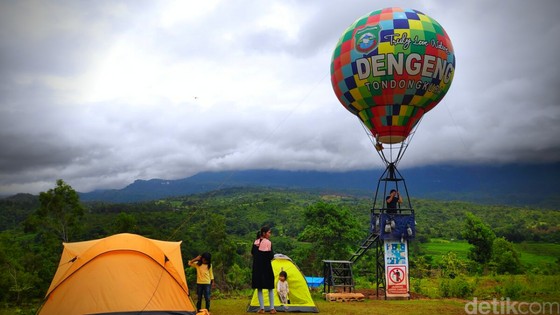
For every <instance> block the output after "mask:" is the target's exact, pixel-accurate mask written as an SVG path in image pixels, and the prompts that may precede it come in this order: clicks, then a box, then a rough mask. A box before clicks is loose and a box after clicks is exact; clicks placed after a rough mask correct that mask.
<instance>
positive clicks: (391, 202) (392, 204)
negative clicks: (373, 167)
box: [385, 189, 402, 213]
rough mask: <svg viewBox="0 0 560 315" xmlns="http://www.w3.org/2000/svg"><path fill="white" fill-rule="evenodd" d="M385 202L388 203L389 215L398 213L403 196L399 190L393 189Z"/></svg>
mask: <svg viewBox="0 0 560 315" xmlns="http://www.w3.org/2000/svg"><path fill="white" fill-rule="evenodd" d="M385 201H387V213H397V208H398V205H400V204H401V203H402V196H401V194H399V192H398V191H397V190H395V189H391V192H390V193H389V196H387V198H385Z"/></svg>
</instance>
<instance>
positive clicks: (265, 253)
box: [251, 226, 276, 314]
mask: <svg viewBox="0 0 560 315" xmlns="http://www.w3.org/2000/svg"><path fill="white" fill-rule="evenodd" d="M271 233H272V231H271V230H270V227H268V226H263V227H262V228H261V229H260V231H259V232H257V238H256V239H255V241H254V242H253V247H252V248H251V255H253V272H252V287H253V289H257V297H258V299H259V306H260V307H259V311H258V312H257V313H258V314H264V296H263V289H267V290H268V300H269V303H270V313H271V314H276V310H275V309H274V292H273V290H274V271H273V270H272V259H273V258H274V253H273V252H272V242H271V241H270V235H271Z"/></svg>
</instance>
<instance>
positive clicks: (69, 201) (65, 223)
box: [37, 179, 84, 242]
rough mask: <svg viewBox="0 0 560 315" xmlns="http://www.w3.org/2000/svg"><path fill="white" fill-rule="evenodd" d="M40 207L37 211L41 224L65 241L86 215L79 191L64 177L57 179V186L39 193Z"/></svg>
mask: <svg viewBox="0 0 560 315" xmlns="http://www.w3.org/2000/svg"><path fill="white" fill-rule="evenodd" d="M39 202H40V204H41V205H40V208H39V210H38V211H37V215H38V217H39V218H40V219H41V225H42V226H44V227H46V228H47V229H48V230H50V231H52V232H53V233H55V234H56V235H57V237H59V238H60V239H61V240H62V241H63V242H68V241H69V240H70V235H71V234H72V233H73V232H75V231H76V230H77V228H78V222H79V219H80V218H81V217H83V215H84V207H83V205H82V204H81V203H80V197H79V196H78V193H77V192H76V191H75V190H74V189H73V188H72V187H71V186H70V185H68V184H66V183H65V182H64V181H63V180H62V179H59V180H57V181H56V187H55V188H51V189H49V190H48V191H47V192H41V193H40V194H39Z"/></svg>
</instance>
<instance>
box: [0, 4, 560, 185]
mask: <svg viewBox="0 0 560 315" xmlns="http://www.w3.org/2000/svg"><path fill="white" fill-rule="evenodd" d="M171 4H172V3H153V2H151V1H145V2H144V1H142V2H138V1H135V2H133V3H132V2H127V1H124V2H120V1H111V2H96V3H90V2H75V1H68V2H40V1H17V2H2V3H0V69H2V70H1V71H0V194H6V193H15V192H32V193H36V192H38V191H41V190H45V189H48V188H50V187H52V186H53V185H54V183H55V180H56V179H58V178H63V179H65V180H66V181H67V182H68V183H70V184H71V185H73V187H75V188H76V189H78V190H80V191H89V190H92V189H96V188H119V187H123V186H125V185H127V184H128V183H130V182H132V181H134V180H135V179H150V178H166V179H176V178H183V177H186V176H190V175H193V174H196V173H198V172H201V171H206V170H236V169H253V168H277V169H289V170H294V169H298V170H306V169H315V170H329V171H336V170H341V171H343V170H351V169H363V168H372V167H376V168H378V167H381V163H380V161H379V158H378V157H377V154H376V153H375V151H374V150H373V148H372V145H371V143H370V140H369V139H368V137H367V135H366V133H365V132H364V130H363V128H362V127H361V126H360V124H359V122H358V119H357V118H356V117H354V116H352V115H351V114H350V113H349V112H348V111H346V110H345V109H344V108H343V107H342V105H340V104H339V102H338V100H337V99H336V97H335V95H334V92H333V91H332V88H331V86H330V74H329V65H330V64H329V63H330V59H331V54H332V49H333V48H334V46H335V45H336V42H337V41H338V39H339V36H340V35H341V34H342V32H343V31H344V30H345V29H346V28H347V27H348V26H349V25H350V24H351V23H352V22H353V21H354V20H355V19H356V18H358V17H360V16H362V15H364V14H366V13H368V12H370V11H372V10H375V9H379V8H382V7H388V6H404V7H408V6H409V5H410V3H409V2H404V1H402V2H393V1H381V2H376V3H369V2H363V1H357V0H356V1H354V0H352V1H349V2H348V1H347V2H344V4H342V3H341V2H338V1H308V2H305V3H300V2H299V1H282V2H280V1H277V2H271V3H268V2H267V3H255V2H251V3H249V2H247V3H240V2H229V1H224V2H223V3H219V4H218V5H216V6H213V5H212V4H211V3H181V2H177V3H175V4H176V5H179V6H180V7H171V8H165V6H167V5H171ZM415 5H416V6H417V7H416V9H418V10H420V11H422V12H424V13H426V14H428V15H430V16H431V17H433V18H435V19H436V20H437V21H438V22H440V23H441V24H442V25H443V27H444V28H445V29H446V30H447V32H448V33H449V35H450V37H451V39H452V42H453V45H454V48H455V53H456V56H457V67H456V73H455V78H454V82H453V84H452V86H451V89H450V90H449V92H448V94H447V96H446V97H445V98H444V100H443V101H442V102H441V103H440V104H439V105H438V106H437V107H436V108H434V109H433V110H432V111H431V112H429V113H428V114H427V115H426V116H425V118H424V119H423V121H422V122H421V124H420V126H419V127H418V129H417V132H416V134H415V135H414V139H413V141H412V142H411V144H410V146H409V148H408V150H407V152H406V155H405V158H404V159H403V160H402V166H403V167H411V166H418V165H431V164H438V163H475V164H485V163H511V162H532V163H539V162H558V161H559V160H560V140H558V138H557V136H556V135H558V134H560V106H559V105H560V92H559V90H558V88H557V87H558V86H559V85H560V73H559V71H560V70H559V69H560V68H559V67H558V66H556V59H557V57H556V52H557V51H558V43H557V42H556V39H557V38H560V21H558V20H557V19H556V13H557V11H558V10H557V9H558V8H559V5H558V4H557V2H556V1H541V2H539V4H538V5H537V4H534V3H531V2H526V1H513V2H511V1H508V2H506V1H497V2H490V3H487V2H482V1H474V2H472V1H470V2H465V1H464V2H457V3H455V2H454V3H450V2H447V1H427V2H422V3H416V4H415ZM181 6H183V7H181Z"/></svg>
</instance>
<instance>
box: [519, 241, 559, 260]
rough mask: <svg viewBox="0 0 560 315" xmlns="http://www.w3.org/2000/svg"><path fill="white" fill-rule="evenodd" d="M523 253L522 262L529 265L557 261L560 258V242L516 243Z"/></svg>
mask: <svg viewBox="0 0 560 315" xmlns="http://www.w3.org/2000/svg"><path fill="white" fill-rule="evenodd" d="M515 248H516V249H517V250H518V251H519V253H520V254H521V257H520V259H521V262H522V263H523V264H524V265H527V266H538V265H543V264H549V263H555V262H556V260H558V259H559V258H560V244H553V243H526V242H524V243H521V244H515Z"/></svg>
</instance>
